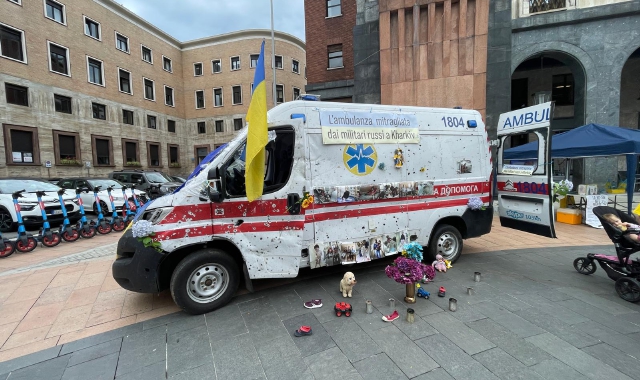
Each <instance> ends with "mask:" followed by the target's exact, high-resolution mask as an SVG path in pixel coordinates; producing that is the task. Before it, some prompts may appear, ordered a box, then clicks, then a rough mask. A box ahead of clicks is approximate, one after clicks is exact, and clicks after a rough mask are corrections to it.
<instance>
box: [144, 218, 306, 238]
mask: <svg viewBox="0 0 640 380" xmlns="http://www.w3.org/2000/svg"><path fill="white" fill-rule="evenodd" d="M302 229H304V221H302V220H296V221H281V222H254V223H242V224H241V225H239V226H235V225H234V224H233V223H225V224H216V225H215V230H216V232H217V234H218V235H222V234H235V233H252V232H277V231H286V230H291V231H293V230H299V231H301V230H302ZM213 230H214V226H202V227H192V228H178V229H175V230H170V231H159V232H156V236H155V238H154V240H156V241H163V240H175V239H182V238H186V237H195V236H212V235H213Z"/></svg>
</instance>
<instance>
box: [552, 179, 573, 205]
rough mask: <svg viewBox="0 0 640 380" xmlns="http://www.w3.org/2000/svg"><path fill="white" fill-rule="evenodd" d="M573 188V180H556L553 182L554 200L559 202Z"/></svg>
mask: <svg viewBox="0 0 640 380" xmlns="http://www.w3.org/2000/svg"><path fill="white" fill-rule="evenodd" d="M571 190H573V183H571V181H569V180H566V179H563V180H562V181H560V182H554V183H553V201H554V202H558V201H559V200H560V199H562V198H564V197H566V196H567V194H569V192H570V191H571ZM560 197H562V198H560Z"/></svg>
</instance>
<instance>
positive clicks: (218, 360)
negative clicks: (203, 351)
mask: <svg viewBox="0 0 640 380" xmlns="http://www.w3.org/2000/svg"><path fill="white" fill-rule="evenodd" d="M212 350H213V361H214V365H215V367H216V374H217V376H218V378H219V379H262V378H264V377H265V375H264V370H263V369H262V366H261V365H260V358H259V357H258V353H257V351H256V348H255V347H254V345H253V341H252V340H251V337H250V336H249V335H248V334H245V335H239V336H237V337H235V338H234V339H229V340H221V341H218V342H217V343H216V344H215V345H213V346H212Z"/></svg>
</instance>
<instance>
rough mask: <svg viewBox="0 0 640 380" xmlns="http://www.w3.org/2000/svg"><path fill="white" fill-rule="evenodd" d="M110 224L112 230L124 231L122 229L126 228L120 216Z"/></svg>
mask: <svg viewBox="0 0 640 380" xmlns="http://www.w3.org/2000/svg"><path fill="white" fill-rule="evenodd" d="M112 226H113V230H114V231H116V232H121V231H124V229H125V228H127V225H126V224H125V223H124V221H123V220H122V218H120V217H118V219H116V220H115V221H114V222H113V225H112Z"/></svg>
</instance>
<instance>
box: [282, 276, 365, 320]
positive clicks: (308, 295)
mask: <svg viewBox="0 0 640 380" xmlns="http://www.w3.org/2000/svg"><path fill="white" fill-rule="evenodd" d="M339 286H340V285H339V281H336V282H335V283H334V287H333V288H328V289H325V288H323V287H322V286H320V284H317V283H314V282H304V283H298V284H296V285H295V286H294V290H295V292H296V294H298V296H299V297H300V299H301V300H302V301H303V302H306V301H309V300H313V299H317V298H320V299H321V300H322V303H323V304H324V305H325V306H323V307H321V308H317V309H309V310H308V311H307V312H311V313H312V314H314V315H315V316H316V318H317V319H318V321H320V322H321V323H322V322H326V321H328V320H331V319H333V318H334V314H333V306H334V305H335V304H336V302H339V301H345V302H349V303H351V304H352V305H353V306H354V308H355V307H357V306H358V305H357V304H356V302H355V301H354V299H353V298H342V294H340V292H339ZM334 289H335V290H334ZM327 306H328V307H327ZM300 307H302V308H303V307H304V306H302V305H300Z"/></svg>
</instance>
